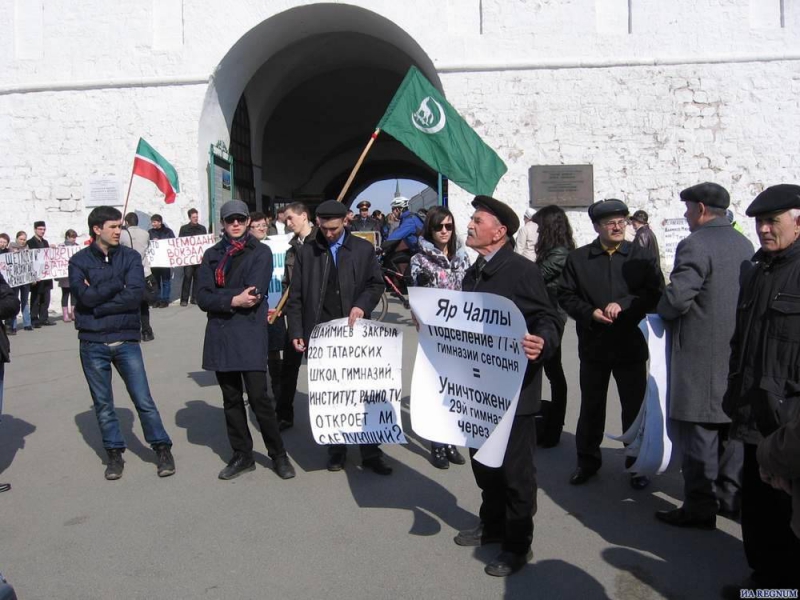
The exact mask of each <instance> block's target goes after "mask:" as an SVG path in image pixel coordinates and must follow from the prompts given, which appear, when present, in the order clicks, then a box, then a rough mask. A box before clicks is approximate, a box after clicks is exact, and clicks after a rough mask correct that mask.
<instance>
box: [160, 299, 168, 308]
mask: <svg viewBox="0 0 800 600" xmlns="http://www.w3.org/2000/svg"><path fill="white" fill-rule="evenodd" d="M161 308H169V302H167V301H166V300H162V301H161Z"/></svg>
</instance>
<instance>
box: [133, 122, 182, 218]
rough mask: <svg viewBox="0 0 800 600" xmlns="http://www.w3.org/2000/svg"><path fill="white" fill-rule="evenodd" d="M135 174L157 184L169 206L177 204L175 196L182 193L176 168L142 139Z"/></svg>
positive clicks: (134, 162) (137, 149)
mask: <svg viewBox="0 0 800 600" xmlns="http://www.w3.org/2000/svg"><path fill="white" fill-rule="evenodd" d="M133 174H134V175H138V176H139V177H144V178H145V179H149V180H150V181H152V182H153V183H155V184H156V186H157V187H158V189H159V190H161V192H163V194H164V202H166V203H167V204H172V203H173V202H175V194H177V193H179V192H180V191H181V189H180V185H179V184H178V172H177V171H176V170H175V167H173V166H172V165H171V164H169V161H167V160H166V159H165V158H164V157H163V156H161V155H160V154H159V153H158V152H156V151H155V149H154V148H153V147H152V146H151V145H150V144H148V143H147V142H145V141H144V140H143V139H142V138H139V145H138V146H137V147H136V157H135V158H134V159H133Z"/></svg>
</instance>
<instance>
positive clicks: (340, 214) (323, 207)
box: [317, 200, 347, 219]
mask: <svg viewBox="0 0 800 600" xmlns="http://www.w3.org/2000/svg"><path fill="white" fill-rule="evenodd" d="M317 216H318V217H319V218H321V219H343V218H344V217H346V216H347V207H346V206H345V205H344V204H342V203H341V202H339V201H338V200H325V202H323V203H322V204H320V205H319V206H318V207H317Z"/></svg>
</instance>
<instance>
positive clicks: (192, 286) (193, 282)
mask: <svg viewBox="0 0 800 600" xmlns="http://www.w3.org/2000/svg"><path fill="white" fill-rule="evenodd" d="M199 266H200V265H189V266H187V267H183V283H182V284H181V302H188V301H189V297H190V295H189V292H190V291H191V299H192V302H196V301H197V269H198V267H199Z"/></svg>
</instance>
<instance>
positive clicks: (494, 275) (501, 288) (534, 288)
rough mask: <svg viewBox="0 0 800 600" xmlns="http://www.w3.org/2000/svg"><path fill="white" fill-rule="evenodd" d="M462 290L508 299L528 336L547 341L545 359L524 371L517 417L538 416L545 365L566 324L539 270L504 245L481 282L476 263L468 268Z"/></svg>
mask: <svg viewBox="0 0 800 600" xmlns="http://www.w3.org/2000/svg"><path fill="white" fill-rule="evenodd" d="M461 289H462V290H463V291H465V292H489V293H491V294H497V295H498V296H503V297H504V298H508V299H509V300H511V301H512V302H513V303H514V304H516V306H517V308H519V310H520V312H521V313H522V316H523V317H524V318H525V324H526V325H527V328H528V333H531V334H533V335H537V336H539V337H541V338H542V339H544V351H543V353H542V356H540V357H539V359H537V360H535V361H531V362H528V368H527V369H526V370H525V376H524V378H523V380H522V390H521V391H520V393H519V403H518V404H517V413H516V414H518V415H532V414H534V413H536V412H537V411H538V410H539V407H540V406H539V405H540V403H541V399H542V362H543V361H545V360H547V359H548V358H550V357H551V356H552V355H553V353H554V352H555V351H556V349H557V348H558V346H559V344H560V343H561V334H562V333H563V330H564V325H563V322H562V321H561V318H560V317H559V316H558V312H557V311H556V309H555V307H554V306H553V303H552V302H551V301H550V297H549V296H548V294H547V288H546V287H545V284H544V279H542V274H541V272H540V271H539V267H537V266H536V265H535V264H534V263H533V262H532V261H530V260H528V259H527V258H525V257H524V256H522V255H521V254H516V253H515V252H514V251H513V250H512V249H511V248H510V247H508V246H504V247H503V248H501V249H500V250H498V251H497V253H496V254H495V255H494V256H493V257H492V259H491V260H490V261H489V262H487V263H486V266H485V267H484V268H483V271H482V272H481V275H480V278H479V279H476V270H475V264H473V265H472V266H471V267H470V268H469V269H467V272H466V274H465V275H464V281H463V282H462V283H461Z"/></svg>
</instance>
